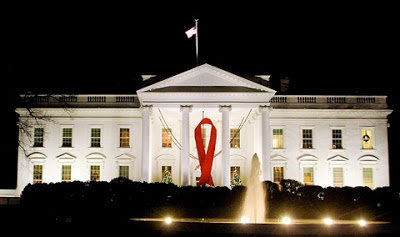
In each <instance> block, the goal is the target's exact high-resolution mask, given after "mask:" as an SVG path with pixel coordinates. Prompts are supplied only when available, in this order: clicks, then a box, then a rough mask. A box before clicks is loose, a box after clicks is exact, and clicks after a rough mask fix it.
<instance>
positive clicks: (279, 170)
mask: <svg viewBox="0 0 400 237" xmlns="http://www.w3.org/2000/svg"><path fill="white" fill-rule="evenodd" d="M282 179H283V167H274V182H275V183H277V184H280V183H281V180H282Z"/></svg>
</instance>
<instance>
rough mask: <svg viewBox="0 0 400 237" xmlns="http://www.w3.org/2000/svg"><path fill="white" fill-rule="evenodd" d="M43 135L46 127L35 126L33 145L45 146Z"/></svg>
mask: <svg viewBox="0 0 400 237" xmlns="http://www.w3.org/2000/svg"><path fill="white" fill-rule="evenodd" d="M43 135H44V129H43V128H40V127H36V128H34V132H33V146H34V147H43Z"/></svg>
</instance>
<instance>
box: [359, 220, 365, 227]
mask: <svg viewBox="0 0 400 237" xmlns="http://www.w3.org/2000/svg"><path fill="white" fill-rule="evenodd" d="M358 224H359V225H360V226H362V227H364V226H366V225H367V222H366V221H364V220H359V221H358Z"/></svg>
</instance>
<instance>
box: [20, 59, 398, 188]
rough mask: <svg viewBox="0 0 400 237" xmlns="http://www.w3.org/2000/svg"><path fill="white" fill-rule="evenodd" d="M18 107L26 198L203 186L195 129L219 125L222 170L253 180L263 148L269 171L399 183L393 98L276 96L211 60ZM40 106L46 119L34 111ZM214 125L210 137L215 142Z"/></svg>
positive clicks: (311, 178)
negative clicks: (117, 86) (91, 185)
mask: <svg viewBox="0 0 400 237" xmlns="http://www.w3.org/2000/svg"><path fill="white" fill-rule="evenodd" d="M34 104H35V106H34V108H32V109H30V110H27V109H26V108H18V109H17V113H19V115H20V119H21V124H24V125H25V127H24V128H23V129H22V127H21V132H20V143H21V144H22V147H23V148H21V149H20V150H19V154H18V179H17V189H16V191H15V194H16V195H17V196H18V195H20V194H21V192H22V190H23V189H24V187H25V186H26V185H27V184H28V183H40V182H46V183H50V182H62V181H65V182H70V181H74V180H80V181H89V180H92V181H110V180H112V179H114V178H116V177H120V176H123V177H127V178H129V179H131V180H134V181H145V182H161V181H163V179H164V178H165V177H169V178H171V179H172V182H173V183H174V184H177V185H180V186H187V185H193V186H195V185H196V182H197V181H198V180H199V177H200V175H201V171H200V168H199V161H198V157H197V156H198V155H197V150H196V142H195V138H194V129H195V127H196V126H197V125H198V124H199V122H200V121H201V120H202V118H204V117H206V118H209V119H211V121H212V122H213V124H214V126H215V127H216V129H217V140H216V141H217V142H216V149H215V157H214V161H213V168H212V173H211V174H212V177H213V180H214V183H215V185H217V186H227V187H230V185H231V178H232V177H233V174H234V173H236V174H238V175H239V177H240V179H241V182H242V184H243V185H246V184H247V182H248V179H247V177H249V172H250V166H251V163H250V162H251V158H252V157H253V155H254V154H257V155H258V157H259V159H260V162H261V164H262V179H263V180H271V181H273V182H279V181H280V180H281V179H294V180H297V181H299V182H302V183H304V184H307V185H320V186H324V187H325V186H337V187H342V186H368V187H371V188H376V187H381V186H388V185H389V157H388V134H387V129H388V122H387V116H388V115H389V114H390V113H391V110H389V109H388V108H387V104H386V97H385V96H335V95H332V96H317V95H307V96H304V95H301V96H300V95H275V91H274V90H272V89H271V88H268V87H266V86H263V85H261V84H258V83H255V82H253V81H250V80H248V79H245V78H243V77H239V76H237V75H234V74H232V73H229V72H226V71H224V70H221V69H219V68H217V67H214V66H211V65H208V64H204V65H201V66H198V67H195V68H193V69H191V70H189V71H186V72H183V73H181V74H178V75H176V76H173V77H170V78H167V79H164V80H162V81H159V82H157V83H154V84H152V85H150V86H148V87H145V88H142V89H140V90H138V91H137V94H134V95H52V96H43V97H40V96H39V97H35V101H34ZM32 111H33V112H34V113H35V114H36V115H40V117H41V118H42V119H35V118H33V117H32V116H31V114H32ZM209 131H210V127H209V126H208V125H205V126H204V127H203V129H202V136H203V139H204V141H205V143H206V144H208V140H209V138H210V135H209V133H210V132H209Z"/></svg>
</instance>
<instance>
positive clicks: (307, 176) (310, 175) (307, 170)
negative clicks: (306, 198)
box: [303, 167, 314, 185]
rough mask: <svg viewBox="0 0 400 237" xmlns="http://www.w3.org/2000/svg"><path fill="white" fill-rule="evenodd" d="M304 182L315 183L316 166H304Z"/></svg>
mask: <svg viewBox="0 0 400 237" xmlns="http://www.w3.org/2000/svg"><path fill="white" fill-rule="evenodd" d="M303 182H304V185H313V184H314V168H313V167H304V168H303Z"/></svg>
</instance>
